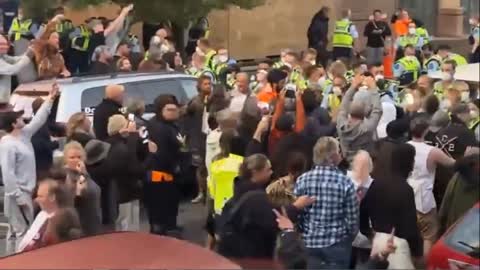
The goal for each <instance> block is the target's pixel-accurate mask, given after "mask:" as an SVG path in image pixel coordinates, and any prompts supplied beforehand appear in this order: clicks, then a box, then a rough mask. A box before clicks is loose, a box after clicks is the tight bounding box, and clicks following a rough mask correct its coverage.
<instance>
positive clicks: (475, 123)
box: [468, 117, 480, 131]
mask: <svg viewBox="0 0 480 270" xmlns="http://www.w3.org/2000/svg"><path fill="white" fill-rule="evenodd" d="M479 124H480V117H477V118H476V119H472V121H470V125H469V126H468V128H469V129H470V130H472V131H475V129H476V128H477V127H478V125H479Z"/></svg>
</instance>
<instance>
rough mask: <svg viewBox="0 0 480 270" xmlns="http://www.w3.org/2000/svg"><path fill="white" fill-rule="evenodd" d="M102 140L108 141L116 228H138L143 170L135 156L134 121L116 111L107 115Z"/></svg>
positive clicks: (135, 132) (135, 136) (136, 138)
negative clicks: (114, 198)
mask: <svg viewBox="0 0 480 270" xmlns="http://www.w3.org/2000/svg"><path fill="white" fill-rule="evenodd" d="M107 132H108V135H109V137H108V138H107V139H106V140H105V141H106V142H107V143H109V144H110V145H111V148H110V153H109V156H111V157H115V160H114V161H113V160H111V161H110V164H111V179H110V181H112V184H113V185H116V190H117V191H118V197H117V198H116V200H117V204H118V216H117V218H116V221H115V227H116V230H119V231H139V230H140V206H139V199H140V194H141V181H140V180H141V179H143V177H144V174H145V167H144V165H143V164H142V163H141V162H140V161H139V160H138V155H137V145H138V141H139V137H138V132H137V130H136V125H135V122H130V121H128V120H127V119H126V118H125V117H124V116H123V115H120V114H116V115H113V116H111V117H110V118H109V119H108V125H107Z"/></svg>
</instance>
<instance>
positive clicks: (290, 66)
mask: <svg viewBox="0 0 480 270" xmlns="http://www.w3.org/2000/svg"><path fill="white" fill-rule="evenodd" d="M284 64H285V66H287V67H289V68H292V65H291V64H290V63H284Z"/></svg>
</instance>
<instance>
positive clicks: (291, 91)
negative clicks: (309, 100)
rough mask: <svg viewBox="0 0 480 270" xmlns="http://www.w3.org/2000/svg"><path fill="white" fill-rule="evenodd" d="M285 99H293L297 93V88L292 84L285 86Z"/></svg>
mask: <svg viewBox="0 0 480 270" xmlns="http://www.w3.org/2000/svg"><path fill="white" fill-rule="evenodd" d="M285 91H286V93H285V97H287V98H295V92H297V86H296V85H295V84H293V83H289V84H287V85H285Z"/></svg>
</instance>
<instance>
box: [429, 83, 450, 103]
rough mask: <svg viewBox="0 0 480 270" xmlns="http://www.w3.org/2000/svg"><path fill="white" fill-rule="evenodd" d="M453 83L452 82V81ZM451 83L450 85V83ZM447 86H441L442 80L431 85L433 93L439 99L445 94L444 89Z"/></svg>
mask: <svg viewBox="0 0 480 270" xmlns="http://www.w3.org/2000/svg"><path fill="white" fill-rule="evenodd" d="M452 84H453V82H452ZM452 84H451V85H452ZM448 88H449V87H446V88H445V87H443V83H442V81H439V82H436V83H435V84H434V85H433V94H434V95H435V96H437V97H438V99H439V100H442V99H443V96H444V95H445V90H447V89H448Z"/></svg>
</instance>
